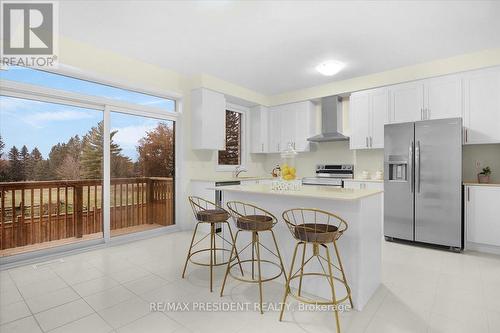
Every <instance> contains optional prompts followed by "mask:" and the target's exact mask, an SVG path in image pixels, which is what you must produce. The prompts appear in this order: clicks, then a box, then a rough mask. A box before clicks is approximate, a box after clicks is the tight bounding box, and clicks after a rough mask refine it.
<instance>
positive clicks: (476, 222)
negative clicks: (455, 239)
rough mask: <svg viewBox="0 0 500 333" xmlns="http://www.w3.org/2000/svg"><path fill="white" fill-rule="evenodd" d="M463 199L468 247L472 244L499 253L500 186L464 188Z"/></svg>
mask: <svg viewBox="0 0 500 333" xmlns="http://www.w3.org/2000/svg"><path fill="white" fill-rule="evenodd" d="M464 199H465V226H466V241H467V243H468V247H471V246H470V245H471V244H470V243H474V244H479V245H486V246H497V247H498V250H499V251H500V186H472V185H471V186H465V195H464ZM478 250H480V249H478Z"/></svg>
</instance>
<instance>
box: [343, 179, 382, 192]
mask: <svg viewBox="0 0 500 333" xmlns="http://www.w3.org/2000/svg"><path fill="white" fill-rule="evenodd" d="M344 188H353V189H357V190H362V189H370V190H380V191H383V190H384V183H383V182H382V181H380V182H378V181H362V180H344Z"/></svg>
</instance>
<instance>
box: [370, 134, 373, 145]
mask: <svg viewBox="0 0 500 333" xmlns="http://www.w3.org/2000/svg"><path fill="white" fill-rule="evenodd" d="M372 147H373V137H372V136H370V148H372Z"/></svg>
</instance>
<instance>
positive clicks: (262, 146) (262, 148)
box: [260, 143, 264, 152]
mask: <svg viewBox="0 0 500 333" xmlns="http://www.w3.org/2000/svg"><path fill="white" fill-rule="evenodd" d="M260 145H261V151H262V152H264V144H263V143H261V144H260Z"/></svg>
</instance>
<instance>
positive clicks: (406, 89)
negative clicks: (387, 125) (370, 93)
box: [389, 82, 424, 123]
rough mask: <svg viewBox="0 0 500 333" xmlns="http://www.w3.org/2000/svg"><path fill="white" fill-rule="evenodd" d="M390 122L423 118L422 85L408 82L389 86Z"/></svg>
mask: <svg viewBox="0 0 500 333" xmlns="http://www.w3.org/2000/svg"><path fill="white" fill-rule="evenodd" d="M389 90H390V108H391V123H404V122H408V121H416V120H424V117H423V115H424V113H423V112H424V85H423V84H422V82H410V83H404V84H398V85H395V86H391V87H389Z"/></svg>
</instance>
